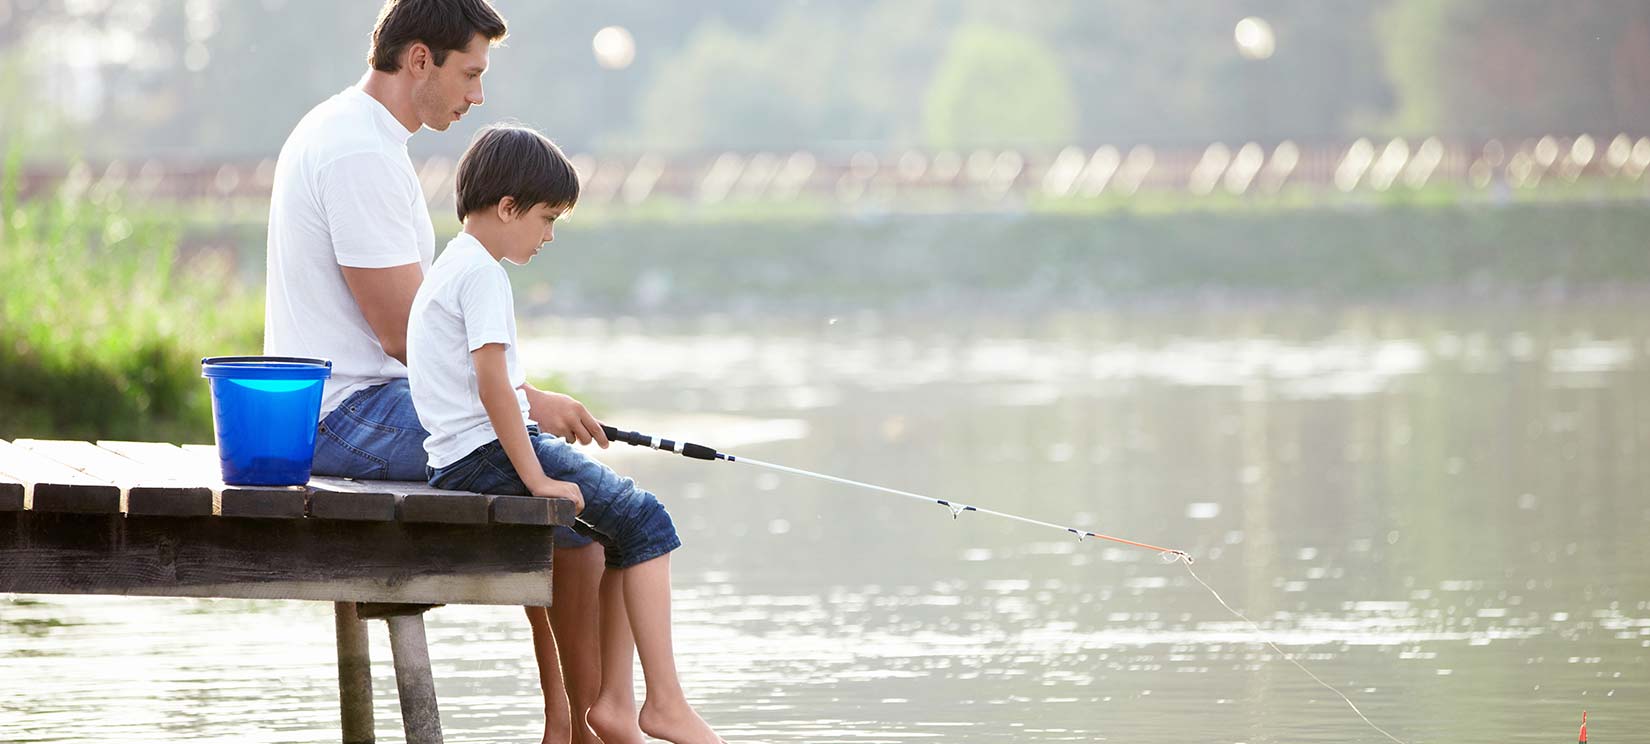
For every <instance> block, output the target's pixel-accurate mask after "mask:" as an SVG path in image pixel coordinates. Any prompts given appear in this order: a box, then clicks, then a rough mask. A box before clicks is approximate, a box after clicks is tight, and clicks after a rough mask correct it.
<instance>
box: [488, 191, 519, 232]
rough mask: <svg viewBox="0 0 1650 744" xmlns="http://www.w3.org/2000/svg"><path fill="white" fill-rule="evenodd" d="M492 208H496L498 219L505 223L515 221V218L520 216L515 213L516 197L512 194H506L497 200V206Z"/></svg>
mask: <svg viewBox="0 0 1650 744" xmlns="http://www.w3.org/2000/svg"><path fill="white" fill-rule="evenodd" d="M494 209H497V210H498V219H499V221H500V222H503V223H504V224H506V225H508V224H510V223H512V222H515V221H516V218H517V217H520V216H521V215H519V214H516V198H515V197H513V196H506V197H504V198H503V199H500V200H498V206H496V207H494Z"/></svg>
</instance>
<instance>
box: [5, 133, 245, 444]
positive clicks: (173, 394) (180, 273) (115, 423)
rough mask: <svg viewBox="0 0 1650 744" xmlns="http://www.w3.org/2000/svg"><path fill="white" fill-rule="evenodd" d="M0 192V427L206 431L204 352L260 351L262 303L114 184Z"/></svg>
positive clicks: (9, 179) (11, 162) (8, 179)
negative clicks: (28, 193) (183, 246)
mask: <svg viewBox="0 0 1650 744" xmlns="http://www.w3.org/2000/svg"><path fill="white" fill-rule="evenodd" d="M17 160H18V158H17V155H16V152H15V151H13V153H12V155H11V156H10V157H8V162H7V164H6V169H5V174H6V175H5V178H4V184H5V185H4V191H3V194H0V215H3V216H4V224H3V226H0V286H4V287H5V288H6V291H5V293H4V294H3V295H0V437H3V438H6V439H13V438H20V437H74V438H82V439H142V440H164V441H178V442H209V441H211V440H212V418H211V403H210V400H209V398H208V395H207V393H208V391H207V386H206V383H205V381H203V380H202V379H201V378H200V360H201V357H203V356H208V355H211V354H231V353H257V350H258V349H259V347H260V346H261V341H260V338H261V333H262V325H263V310H262V304H261V303H260V302H259V299H258V296H257V295H256V294H253V293H249V292H247V291H246V290H245V288H244V286H243V285H242V284H241V283H240V282H238V281H237V280H236V278H235V276H234V274H233V271H232V268H231V267H230V265H229V264H228V262H227V261H226V260H224V259H223V258H222V257H221V256H219V257H217V260H213V259H214V257H212V256H199V257H194V258H192V259H189V260H181V261H180V260H179V258H178V256H177V255H176V253H177V251H176V246H177V242H178V231H179V226H178V225H177V224H176V223H175V222H173V221H171V220H168V219H165V218H163V217H160V216H157V215H154V214H148V213H145V212H143V211H142V210H133V209H125V208H123V207H122V204H121V197H120V195H119V194H104V193H95V192H94V193H75V192H74V188H75V187H74V186H73V185H71V186H69V187H66V189H65V193H63V194H60V195H59V196H58V197H57V198H54V199H50V200H39V201H33V202H29V203H19V202H18V200H17V176H16V173H17Z"/></svg>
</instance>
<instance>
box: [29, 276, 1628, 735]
mask: <svg viewBox="0 0 1650 744" xmlns="http://www.w3.org/2000/svg"><path fill="white" fill-rule="evenodd" d="M1647 311H1650V303H1645V302H1642V301H1638V302H1634V301H1625V302H1620V303H1601V304H1595V305H1589V306H1587V307H1576V306H1574V305H1569V306H1558V307H1544V306H1540V305H1533V306H1506V307H1496V308H1491V309H1482V310H1479V309H1462V308H1458V307H1440V308H1434V309H1429V310H1416V309H1404V310H1397V309H1334V310H1326V309H1322V308H1314V307H1306V308H1275V309H1258V310H1257V309H1246V310H1239V309H1228V310H1219V311H1216V310H1208V311H1202V312H1195V313H1177V314H1169V313H1163V312H1156V313H1139V314H1133V313H1112V314H1106V315H1084V316H1044V317H1038V318H1035V319H997V320H989V321H987V320H978V319H975V320H959V321H954V322H952V321H943V322H942V321H934V320H929V321H909V322H906V321H899V320H894V319H889V318H884V317H876V316H854V315H846V316H842V317H829V316H823V317H817V318H800V319H799V318H792V319H789V320H785V321H775V322H772V323H768V324H759V325H755V326H752V325H750V324H748V323H745V322H741V321H736V320H734V319H733V318H729V317H709V318H703V319H698V320H694V321H683V322H676V323H661V322H652V321H649V322H640V321H626V320H611V319H608V320H580V321H570V320H563V321H558V322H548V321H547V322H544V323H541V324H539V325H537V326H536V327H535V328H534V329H533V333H534V334H535V335H536V340H534V341H531V342H527V343H524V344H523V351H524V354H525V355H526V359H527V360H528V361H529V365H530V366H531V367H533V368H534V369H535V370H537V371H538V372H548V371H555V372H557V373H559V374H560V375H562V377H563V379H565V380H566V381H567V382H568V383H569V385H570V386H572V388H573V389H576V390H579V391H581V393H582V394H583V395H584V396H585V398H586V399H587V400H588V401H589V402H591V403H592V404H593V406H594V407H596V408H597V410H598V412H599V414H600V415H602V416H603V417H604V418H605V419H606V420H607V421H608V422H609V423H612V424H615V425H618V426H620V427H623V428H629V429H638V430H642V431H647V432H649V433H655V434H659V435H663V436H669V437H673V438H679V439H686V440H689V441H697V442H701V443H704V444H708V445H711V446H715V447H718V448H720V449H722V450H724V451H728V452H732V453H734V454H736V455H739V454H743V455H747V456H749V457H754V458H759V459H762V460H766V461H769V462H776V463H782V464H785V465H790V466H794V467H799V468H805V469H810V470H818V471H823V472H826V473H831V474H834V475H839V476H843V477H848V478H853V479H858V480H864V481H870V482H874V483H878V484H883V485H887V486H891V487H895V488H901V489H906V490H911V491H916V492H920V493H924V494H930V495H934V496H938V497H943V498H950V499H955V500H960V501H964V502H968V503H973V504H978V505H980V506H986V507H991V508H996V509H1000V510H1003V511H1010V512H1015V513H1020V514H1024V515H1027V516H1031V517H1035V518H1039V519H1044V520H1048V521H1053V522H1058V523H1061V524H1072V525H1075V526H1080V527H1084V528H1087V529H1092V530H1095V531H1098V532H1102V533H1107V534H1112V535H1117V536H1121V537H1126V538H1130V539H1135V540H1141V541H1145V542H1149V543H1155V544H1159V545H1166V546H1169V547H1175V548H1182V549H1185V550H1187V551H1188V552H1190V553H1191V554H1192V555H1193V556H1194V557H1195V558H1196V559H1197V563H1196V564H1195V566H1193V568H1194V569H1195V570H1196V571H1197V572H1198V575H1199V576H1201V577H1202V578H1203V579H1204V580H1206V581H1207V582H1209V584H1210V585H1211V586H1213V587H1214V588H1215V589H1216V590H1218V591H1219V592H1220V593H1221V594H1222V595H1223V596H1224V597H1225V598H1226V600H1227V601H1229V602H1230V603H1231V604H1232V605H1233V606H1234V607H1237V608H1238V609H1240V610H1241V611H1243V612H1244V613H1245V614H1246V615H1247V616H1248V617H1250V618H1252V619H1253V620H1254V621H1255V622H1256V623H1258V624H1259V625H1260V626H1261V628H1262V631H1261V632H1260V633H1257V632H1256V631H1255V630H1254V629H1253V628H1251V627H1250V626H1248V625H1247V624H1245V623H1244V622H1242V621H1240V620H1238V619H1236V618H1234V617H1233V616H1232V615H1231V614H1229V613H1228V612H1227V611H1226V610H1224V609H1223V608H1222V607H1221V606H1220V605H1219V604H1218V603H1217V602H1216V600H1215V599H1214V598H1213V597H1211V596H1210V594H1209V593H1208V592H1207V591H1205V590H1204V589H1203V588H1202V587H1200V586H1199V585H1198V584H1197V583H1196V582H1195V581H1194V580H1193V579H1192V578H1191V576H1190V575H1189V574H1188V572H1187V569H1186V568H1185V567H1184V566H1181V565H1176V564H1169V563H1165V562H1163V561H1161V560H1159V559H1158V558H1157V557H1156V556H1154V555H1153V554H1151V553H1149V552H1145V551H1141V550H1138V549H1134V548H1128V547H1125V546H1121V545H1115V544H1111V543H1106V542H1100V541H1095V540H1088V541H1084V542H1078V541H1077V540H1075V539H1072V538H1071V536H1070V535H1067V534H1063V533H1060V532H1057V531H1053V530H1047V529H1040V528H1036V527H1031V526H1027V525H1023V524H1019V523H1015V522H1010V521H1005V520H1000V519H995V518H992V517H987V516H982V515H978V514H966V513H965V514H963V515H962V516H961V517H960V518H958V519H953V518H952V515H951V514H950V513H949V512H947V511H946V510H945V509H944V508H942V507H939V506H935V505H924V504H921V503H918V502H915V501H909V500H906V499H901V498H899V497H893V496H885V495H879V494H876V493H873V492H869V491H859V490H853V489H849V488H846V487H843V486H839V485H833V484H830V483H824V482H819V481H813V480H807V479H802V478H798V477H795V476H790V475H783V474H778V473H772V472H768V471H765V470H762V469H759V468H756V467H753V466H749V465H742V464H728V463H704V462H698V461H689V460H685V459H682V458H677V457H674V456H666V455H663V454H660V453H655V452H649V451H644V450H640V449H635V448H622V449H621V448H615V449H614V450H612V451H610V452H608V453H604V454H603V457H604V458H606V459H608V460H609V461H610V462H611V463H612V464H613V465H614V466H615V467H618V468H620V469H621V470H623V471H625V472H628V473H630V474H633V475H635V476H636V477H637V478H638V479H639V480H641V481H642V482H643V483H644V484H646V485H648V486H650V487H651V488H652V489H653V490H655V491H656V492H658V493H659V494H660V495H661V496H662V497H663V498H664V499H665V501H666V503H667V504H668V505H669V506H670V508H671V511H672V514H673V515H674V516H675V518H676V521H677V524H678V527H679V528H680V530H681V532H682V535H683V540H684V542H685V547H684V548H683V549H682V550H681V551H680V552H679V553H677V554H676V557H675V559H674V564H673V565H674V569H675V577H676V587H677V592H676V618H677V648H678V654H679V659H680V663H681V667H682V669H683V674H684V679H685V683H686V686H687V689H688V691H689V694H690V696H691V697H692V698H693V699H694V700H695V701H696V702H697V703H698V705H699V706H700V710H701V711H702V712H703V713H704V715H705V717H706V718H707V719H708V720H710V721H712V722H713V723H714V724H716V725H717V726H718V727H719V728H720V729H721V731H722V732H723V733H724V734H725V735H726V736H727V737H728V739H729V740H730V741H772V742H862V743H864V742H908V741H939V742H1006V741H1013V742H1060V741H1119V742H1124V741H1127V742H1139V741H1174V742H1302V741H1311V742H1377V741H1385V739H1384V738H1383V737H1382V736H1381V735H1380V734H1378V733H1376V732H1375V731H1374V730H1372V729H1371V728H1369V727H1368V726H1366V725H1365V724H1364V723H1362V722H1361V721H1359V720H1358V718H1357V717H1356V716H1355V715H1354V714H1353V713H1352V711H1351V710H1349V709H1348V708H1347V707H1346V705H1345V704H1344V703H1343V702H1341V701H1340V700H1339V699H1338V698H1337V697H1335V696H1334V695H1333V694H1332V693H1330V692H1329V691H1328V690H1325V689H1324V688H1322V687H1320V686H1318V685H1317V684H1316V683H1315V682H1313V681H1312V680H1311V679H1309V678H1308V677H1307V676H1306V675H1304V674H1302V673H1301V672H1300V671H1299V670H1297V669H1295V668H1294V667H1292V666H1290V665H1288V664H1287V663H1285V662H1283V661H1281V660H1279V659H1277V658H1276V657H1275V656H1274V655H1273V653H1272V652H1271V651H1270V650H1269V649H1268V648H1267V647H1266V646H1265V645H1262V644H1261V643H1260V641H1261V640H1262V639H1265V640H1270V641H1272V642H1273V643H1275V644H1277V645H1278V646H1279V647H1281V648H1282V649H1284V650H1285V651H1286V652H1288V653H1289V654H1291V655H1293V656H1294V657H1295V658H1296V659H1298V660H1299V661H1301V662H1302V663H1303V664H1305V665H1307V666H1308V667H1309V668H1311V669H1312V670H1313V671H1314V672H1316V673H1317V674H1318V675H1319V676H1321V677H1322V678H1324V679H1325V680H1326V681H1327V682H1329V683H1331V684H1333V685H1335V686H1337V687H1338V688H1340V689H1341V690H1342V691H1343V692H1345V693H1346V694H1347V695H1348V696H1350V697H1351V698H1352V700H1354V701H1355V702H1356V703H1357V705H1358V706H1359V707H1360V708H1361V709H1362V710H1363V711H1364V713H1366V714H1367V715H1368V716H1369V717H1370V718H1371V719H1372V720H1374V721H1375V722H1376V723H1378V724H1380V725H1381V726H1382V727H1383V728H1385V729H1387V730H1388V731H1390V732H1392V733H1393V734H1394V735H1396V736H1397V737H1399V738H1401V739H1403V740H1405V741H1412V742H1466V741H1485V742H1504V743H1506V742H1530V743H1531V744H1535V743H1537V742H1540V743H1541V744H1553V743H1554V742H1563V741H1573V740H1574V737H1575V734H1576V726H1577V724H1578V723H1579V720H1580V718H1581V713H1582V711H1583V710H1587V711H1589V723H1590V726H1589V728H1590V733H1591V734H1592V739H1593V741H1596V742H1601V743H1610V742H1626V741H1643V740H1644V737H1645V735H1646V733H1645V732H1647V731H1650V665H1647V663H1646V662H1647V659H1650V570H1647V566H1650V547H1647V546H1650V540H1647V539H1646V535H1647V534H1650V499H1647V497H1646V495H1647V488H1650V464H1647V455H1650V312H1647ZM427 622H428V624H429V636H430V651H431V656H432V660H433V662H434V669H435V677H436V686H437V690H438V693H439V695H440V702H441V712H442V717H443V722H444V725H445V727H446V734H447V740H448V741H452V742H497V741H522V742H526V741H536V740H537V738H536V737H537V734H538V732H539V730H540V726H541V725H542V721H541V718H540V716H539V713H538V711H539V706H540V702H539V698H538V690H537V684H536V677H535V673H534V670H533V666H532V657H531V653H530V646H529V643H528V640H527V639H528V632H527V627H526V624H525V622H524V621H523V620H522V616H521V612H520V610H518V609H514V608H488V607H448V608H443V609H440V610H437V611H434V612H432V613H430V614H429V615H428V616H427ZM372 640H373V649H372V651H373V655H374V659H375V670H374V671H375V675H374V677H375V678H374V684H375V690H376V692H377V704H378V718H377V720H378V731H379V735H380V738H381V740H384V741H399V740H401V736H402V735H401V730H400V724H399V716H398V714H397V710H396V705H395V695H394V682H393V677H392V676H391V671H390V667H389V649H388V642H387V638H386V637H385V633H384V629H383V625H382V623H375V624H374V625H373V628H372ZM334 654H335V651H334V646H333V636H332V608H331V606H330V605H327V604H322V603H300V602H248V601H229V600H219V601H208V600H188V599H123V598H107V597H70V598H63V597H49V596H30V597H10V598H0V740H3V741H18V742H69V741H94V740H95V741H125V742H161V741H177V740H183V739H188V740H192V741H222V742H325V741H337V739H338V727H337V726H338V724H337V718H338V710H337V697H336V695H337V692H336V671H335V666H334V664H335V656H334Z"/></svg>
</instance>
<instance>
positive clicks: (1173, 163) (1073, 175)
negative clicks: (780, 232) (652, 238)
mask: <svg viewBox="0 0 1650 744" xmlns="http://www.w3.org/2000/svg"><path fill="white" fill-rule="evenodd" d="M573 160H574V162H575V164H576V165H577V167H578V170H579V174H580V178H581V179H582V181H583V186H584V194H583V197H582V198H581V201H583V202H584V203H585V204H598V205H610V206H613V207H618V208H623V207H627V206H640V205H643V204H646V203H648V202H650V201H652V200H657V199H670V200H677V201H688V202H692V203H701V204H716V203H722V202H730V201H736V202H757V203H761V202H775V203H778V202H788V201H793V200H796V199H799V198H806V199H812V200H815V201H823V202H826V203H831V202H835V203H840V204H842V205H843V206H854V205H863V204H870V205H878V204H890V205H897V204H915V205H924V206H931V207H936V208H944V207H947V206H951V207H963V208H966V207H968V206H970V205H976V206H989V205H991V204H993V203H996V202H1023V201H1024V200H1025V199H1028V198H1051V199H1084V198H1100V197H1103V196H1104V197H1110V198H1121V199H1127V198H1129V197H1133V196H1136V195H1138V194H1141V193H1184V194H1189V195H1194V196H1195V195H1209V194H1216V193H1225V194H1230V195H1235V196H1250V195H1266V194H1275V193H1278V192H1279V191H1282V190H1284V189H1285V188H1304V189H1307V190H1313V189H1317V190H1322V191H1324V192H1344V193H1351V192H1359V191H1368V192H1384V191H1390V190H1402V189H1419V188H1423V187H1426V186H1428V185H1429V184H1440V183H1442V184H1451V185H1455V186H1458V187H1461V188H1465V189H1476V190H1486V189H1492V188H1495V189H1523V188H1533V187H1537V186H1540V185H1542V184H1543V183H1551V182H1553V181H1555V180H1557V181H1560V182H1568V183H1573V182H1577V181H1581V180H1583V179H1604V180H1613V181H1640V180H1642V179H1643V178H1644V174H1645V172H1646V170H1647V169H1650V136H1639V137H1633V136H1630V135H1627V134H1618V135H1614V136H1611V137H1594V136H1592V135H1588V134H1581V135H1574V136H1560V135H1548V136H1543V137H1530V138H1522V139H1490V140H1485V141H1482V142H1471V143H1469V142H1460V141H1453V142H1452V141H1448V140H1444V139H1441V138H1437V137H1429V138H1426V139H1422V140H1408V139H1404V138H1392V139H1380V140H1374V139H1367V138H1366V139H1359V140H1357V141H1355V142H1352V143H1350V144H1344V145H1328V146H1321V145H1301V144H1297V143H1295V142H1292V141H1283V142H1279V143H1275V144H1261V143H1257V142H1244V143H1231V144H1229V143H1221V142H1217V143H1213V144H1210V145H1208V146H1206V147H1203V148H1201V149H1199V148H1179V149H1175V148H1165V149H1159V148H1154V147H1151V146H1148V145H1134V146H1117V145H1098V146H1092V147H1086V146H1071V147H1065V148H1061V149H1049V150H1022V149H977V150H969V151H927V150H900V151H888V152H873V151H869V150H866V151H859V152H852V153H841V152H810V151H805V150H798V151H788V152H733V151H728V152H716V153H698V154H678V155H661V154H635V155H602V154H590V153H581V154H576V155H574V156H573ZM415 166H416V167H417V169H418V175H419V178H420V180H421V181H422V183H423V186H424V191H425V193H426V194H428V195H429V198H430V203H431V206H432V208H438V209H444V208H448V207H450V206H451V204H452V201H453V196H452V194H453V181H454V178H455V175H456V168H457V162H456V160H454V159H452V158H445V157H432V158H428V159H425V160H422V161H419V162H417V163H415ZM274 172H275V163H274V160H273V159H263V160H257V161H224V162H206V161H162V160H146V161H113V162H105V163H87V162H82V163H76V164H73V165H70V166H67V167H56V168H52V167H44V168H30V169H26V170H25V172H24V173H23V174H22V178H21V192H22V194H23V195H24V196H25V198H28V197H36V196H42V195H46V194H50V193H62V194H64V195H67V196H70V197H74V198H79V197H89V198H93V199H100V198H102V197H104V196H106V195H109V194H114V193H120V194H122V195H123V197H124V198H136V199H139V200H154V201H163V202H197V201H209V200H230V201H239V200H250V201H262V200H267V199H268V196H269V191H270V185H271V183H272V181H273V177H274Z"/></svg>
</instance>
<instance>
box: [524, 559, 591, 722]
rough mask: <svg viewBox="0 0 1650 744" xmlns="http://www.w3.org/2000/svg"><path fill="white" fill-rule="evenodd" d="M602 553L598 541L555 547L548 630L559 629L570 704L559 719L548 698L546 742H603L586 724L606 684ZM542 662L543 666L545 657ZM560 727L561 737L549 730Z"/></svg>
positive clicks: (557, 635) (566, 700) (565, 700)
mask: <svg viewBox="0 0 1650 744" xmlns="http://www.w3.org/2000/svg"><path fill="white" fill-rule="evenodd" d="M603 557H604V553H603V552H602V546H601V545H598V544H596V543H590V544H588V545H585V546H583V547H578V548H556V552H555V562H554V565H555V576H554V577H553V584H552V586H551V603H550V628H551V629H552V630H553V631H554V633H555V638H556V641H555V648H556V650H557V651H558V652H559V654H560V657H561V669H562V674H563V675H564V678H565V681H566V691H567V692H566V696H565V698H563V699H562V700H561V703H562V705H564V706H566V708H564V710H563V713H562V715H561V718H560V719H559V722H558V721H556V720H552V719H551V718H550V715H551V701H550V699H549V698H548V697H546V698H545V705H544V710H545V725H544V744H563V743H564V742H571V743H572V744H602V741H601V739H598V738H596V732H595V731H592V730H591V729H590V725H589V724H588V723H586V722H585V713H586V712H588V711H589V710H590V706H592V705H594V704H595V703H596V695H597V694H598V693H599V692H601V687H602V668H601V647H600V642H599V641H600V633H599V630H598V618H599V617H600V615H601V608H600V606H599V599H598V589H599V587H600V586H601V581H602V574H603V565H602V563H603ZM552 663H554V662H553V660H552ZM539 664H540V667H541V668H542V667H543V664H544V660H543V659H542V658H541V659H540V660H539ZM546 689H548V688H546ZM569 714H570V715H569ZM557 731H560V732H562V733H559V734H558V735H559V736H560V737H561V738H559V739H551V738H550V737H551V734H552V733H553V732H557Z"/></svg>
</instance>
